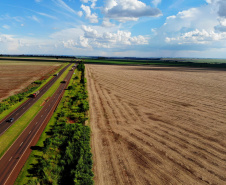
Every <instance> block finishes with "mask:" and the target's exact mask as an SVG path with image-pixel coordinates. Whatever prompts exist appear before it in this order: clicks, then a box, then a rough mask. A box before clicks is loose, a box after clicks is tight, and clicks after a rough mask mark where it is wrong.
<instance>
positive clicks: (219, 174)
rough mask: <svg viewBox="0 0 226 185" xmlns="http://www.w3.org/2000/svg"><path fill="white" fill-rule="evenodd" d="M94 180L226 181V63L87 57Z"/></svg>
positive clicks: (108, 184) (113, 184)
mask: <svg viewBox="0 0 226 185" xmlns="http://www.w3.org/2000/svg"><path fill="white" fill-rule="evenodd" d="M86 75H87V79H88V90H89V99H90V125H91V129H92V153H93V160H94V167H93V170H94V174H95V178H94V180H95V184H97V185H119V184H120V185H121V184H134V185H137V184H164V185H165V184H192V185H194V184H226V71H223V70H213V69H212V70H210V69H197V68H196V69H194V68H182V67H157V66H155V67H144V66H108V65H86Z"/></svg>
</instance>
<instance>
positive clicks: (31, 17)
mask: <svg viewBox="0 0 226 185" xmlns="http://www.w3.org/2000/svg"><path fill="white" fill-rule="evenodd" d="M29 18H30V19H31V20H33V21H36V22H38V23H40V20H39V19H38V18H37V17H36V16H35V15H32V16H29Z"/></svg>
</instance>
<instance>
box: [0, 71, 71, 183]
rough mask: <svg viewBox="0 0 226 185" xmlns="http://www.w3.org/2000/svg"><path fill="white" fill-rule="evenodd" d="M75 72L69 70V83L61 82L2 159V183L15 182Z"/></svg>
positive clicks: (0, 174) (0, 177)
mask: <svg viewBox="0 0 226 185" xmlns="http://www.w3.org/2000/svg"><path fill="white" fill-rule="evenodd" d="M73 73H74V69H73V70H70V71H69V73H68V75H67V77H66V78H65V80H67V83H61V84H60V87H59V88H58V89H57V90H56V92H55V93H54V95H53V96H52V97H51V98H50V99H49V101H48V102H47V103H46V104H45V105H44V106H43V108H42V110H41V111H40V112H39V113H38V114H37V115H36V116H35V118H34V119H33V120H32V121H31V123H30V124H29V125H28V126H27V128H26V129H25V130H24V131H23V132H22V133H21V135H20V136H19V137H18V138H17V140H16V141H15V142H14V143H13V144H12V145H11V147H10V148H9V149H8V151H7V152H6V153H5V154H4V155H3V157H2V158H1V159H0V185H13V183H14V182H15V180H16V178H17V176H18V174H19V172H20V170H21V169H22V167H23V165H24V164H25V162H26V160H27V158H28V157H29V155H30V153H31V151H32V150H31V146H34V145H35V144H36V143H37V141H38V139H39V137H40V135H41V134H42V132H43V130H44V129H45V127H46V125H47V123H48V121H49V120H50V118H51V116H52V114H53V112H54V110H55V109H56V107H57V105H58V103H59V102H60V100H61V98H62V96H63V94H64V91H65V88H66V87H67V86H68V83H69V81H70V79H71V77H72V75H73Z"/></svg>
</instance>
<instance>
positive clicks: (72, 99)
mask: <svg viewBox="0 0 226 185" xmlns="http://www.w3.org/2000/svg"><path fill="white" fill-rule="evenodd" d="M81 65H84V64H80V65H79V67H78V69H79V70H80V68H83V69H84V71H85V66H81ZM84 71H83V72H82V71H80V72H79V76H80V77H75V78H74V79H73V82H72V84H71V85H70V86H69V87H68V93H67V94H68V95H67V96H65V97H64V99H63V101H62V103H61V105H60V106H62V107H61V109H60V111H59V112H58V113H57V116H56V122H55V124H54V126H53V128H52V130H51V136H50V137H48V138H47V139H46V140H45V141H44V143H43V144H44V147H43V149H42V152H43V155H42V157H39V158H38V163H37V164H36V165H34V166H33V169H31V171H33V176H35V177H36V178H33V179H32V180H30V181H29V183H30V184H67V185H70V184H77V185H92V184H93V172H92V164H93V163H92V154H91V148H90V128H89V127H88V126H86V125H85V121H86V120H87V111H88V110H89V104H88V101H87V98H88V95H87V91H86V88H85V83H81V79H82V78H84ZM84 82H85V80H84Z"/></svg>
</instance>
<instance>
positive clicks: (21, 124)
mask: <svg viewBox="0 0 226 185" xmlns="http://www.w3.org/2000/svg"><path fill="white" fill-rule="evenodd" d="M70 68H71V66H69V67H68V69H67V70H66V71H65V72H64V73H63V74H62V75H61V76H60V77H59V79H58V80H57V81H56V82H55V83H54V84H53V86H52V87H51V88H50V89H49V90H48V91H47V92H46V93H45V94H44V95H43V96H42V97H41V98H40V99H39V100H38V101H37V102H36V103H35V104H34V105H33V106H32V107H31V108H30V109H29V110H28V111H27V112H26V113H25V114H24V115H23V116H21V117H20V119H18V120H17V121H16V122H15V123H14V124H13V125H12V126H11V127H10V128H9V129H8V130H7V131H6V132H5V133H4V134H3V135H1V136H0V157H2V155H3V154H4V153H5V152H6V150H7V149H8V148H9V147H10V146H11V145H12V144H13V142H14V141H15V140H16V139H17V137H18V136H19V135H20V134H21V133H22V132H23V130H24V129H25V128H26V127H27V126H28V124H29V123H30V121H31V120H32V119H33V118H34V117H35V115H36V114H37V113H38V111H40V110H41V108H42V106H41V104H42V103H43V102H44V101H45V100H46V99H47V98H48V97H50V96H52V94H53V93H54V92H55V91H56V90H57V88H58V87H59V86H60V82H61V81H62V80H63V79H64V78H65V77H66V75H67V74H68V71H69V70H70Z"/></svg>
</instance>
